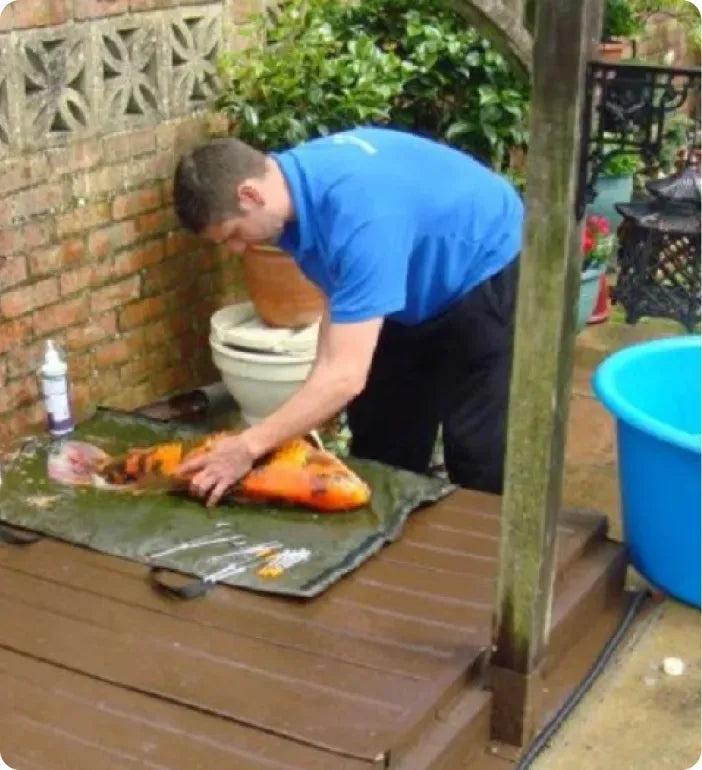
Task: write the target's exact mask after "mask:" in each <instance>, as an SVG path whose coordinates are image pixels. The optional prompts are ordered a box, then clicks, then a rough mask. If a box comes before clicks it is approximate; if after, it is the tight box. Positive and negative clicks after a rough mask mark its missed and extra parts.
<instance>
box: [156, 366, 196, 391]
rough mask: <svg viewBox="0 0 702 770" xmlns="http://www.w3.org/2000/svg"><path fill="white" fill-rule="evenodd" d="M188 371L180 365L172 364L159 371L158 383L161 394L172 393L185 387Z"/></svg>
mask: <svg viewBox="0 0 702 770" xmlns="http://www.w3.org/2000/svg"><path fill="white" fill-rule="evenodd" d="M189 376H190V375H189V372H188V371H187V369H185V368H183V367H182V366H173V367H171V368H170V369H165V370H162V371H161V372H159V375H158V384H159V385H160V386H161V392H162V393H163V394H166V393H172V392H173V391H176V390H181V389H182V388H185V387H186V386H187V384H188V379H189Z"/></svg>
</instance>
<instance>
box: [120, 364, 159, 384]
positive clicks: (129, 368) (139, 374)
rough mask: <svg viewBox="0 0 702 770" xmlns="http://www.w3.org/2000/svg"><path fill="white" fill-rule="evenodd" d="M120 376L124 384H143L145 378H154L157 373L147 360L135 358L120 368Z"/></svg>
mask: <svg viewBox="0 0 702 770" xmlns="http://www.w3.org/2000/svg"><path fill="white" fill-rule="evenodd" d="M120 374H121V375H122V379H123V380H124V382H129V383H131V384H135V383H138V382H141V380H143V379H144V378H145V377H147V376H148V377H153V376H154V374H155V372H154V371H153V370H152V369H151V368H150V366H149V360H148V359H147V358H144V357H141V358H134V357H132V358H131V359H130V360H129V361H126V362H125V363H124V364H122V366H121V367H120Z"/></svg>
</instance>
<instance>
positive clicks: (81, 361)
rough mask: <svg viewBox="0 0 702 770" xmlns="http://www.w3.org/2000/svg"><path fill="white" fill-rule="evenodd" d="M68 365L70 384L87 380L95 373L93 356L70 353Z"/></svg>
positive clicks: (89, 353)
mask: <svg viewBox="0 0 702 770" xmlns="http://www.w3.org/2000/svg"><path fill="white" fill-rule="evenodd" d="M67 363H68V377H69V382H74V381H77V382H80V380H87V379H88V378H89V377H90V376H91V374H92V371H93V354H92V353H91V352H88V353H70V354H69V356H68V362H67Z"/></svg>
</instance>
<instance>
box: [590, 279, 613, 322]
mask: <svg viewBox="0 0 702 770" xmlns="http://www.w3.org/2000/svg"><path fill="white" fill-rule="evenodd" d="M608 318H609V284H608V283H607V275H606V274H605V273H602V275H601V276H600V283H599V287H598V290H597V299H596V300H595V307H594V309H593V311H592V315H591V316H590V318H589V319H588V324H599V323H602V322H603V321H606V320H607V319H608Z"/></svg>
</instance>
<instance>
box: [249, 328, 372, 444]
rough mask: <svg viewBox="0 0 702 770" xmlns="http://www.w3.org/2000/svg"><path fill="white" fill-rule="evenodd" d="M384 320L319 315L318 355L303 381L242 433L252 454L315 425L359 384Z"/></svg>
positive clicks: (357, 390)
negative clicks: (332, 320) (339, 321)
mask: <svg viewBox="0 0 702 770" xmlns="http://www.w3.org/2000/svg"><path fill="white" fill-rule="evenodd" d="M382 323H383V319H382V318H374V319H371V320H368V321H360V322H357V323H345V324H332V323H330V322H329V320H328V317H326V318H325V319H323V321H322V325H321V327H320V335H321V336H320V345H319V350H318V356H317V360H316V362H315V365H314V368H313V369H312V371H311V372H310V376H309V377H308V379H307V381H306V382H305V383H304V384H303V385H302V387H301V388H300V389H299V390H298V391H297V392H296V393H295V394H294V395H293V396H292V397H291V398H290V399H289V400H288V401H287V402H286V403H285V404H283V406H281V407H280V408H279V409H278V410H277V411H275V412H274V413H273V414H272V415H270V416H269V417H268V419H266V420H264V421H262V422H261V423H259V424H258V425H255V426H254V427H252V428H250V429H249V430H247V431H246V432H245V433H244V434H243V436H242V439H243V440H245V441H246V443H247V445H248V446H249V447H250V449H251V452H252V454H253V455H254V456H256V457H260V456H261V455H264V454H265V453H266V452H269V451H270V450H271V449H273V448H274V447H276V446H277V445H278V444H280V443H281V442H283V441H286V440H287V439H290V438H293V437H295V436H300V435H304V434H306V433H308V432H309V431H310V430H313V429H315V428H318V427H319V426H320V425H321V424H322V423H323V422H324V421H325V420H327V419H329V418H330V417H332V416H333V415H335V414H336V413H337V412H339V411H340V410H341V409H343V408H344V407H345V406H346V405H347V404H348V403H349V402H350V401H351V400H352V399H353V398H355V396H357V395H358V394H359V393H360V392H361V391H362V390H363V388H364V387H365V384H366V379H367V377H368V372H369V370H370V365H371V361H372V359H373V352H374V351H375V347H376V344H377V342H378V336H379V334H380V329H381V326H382Z"/></svg>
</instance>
